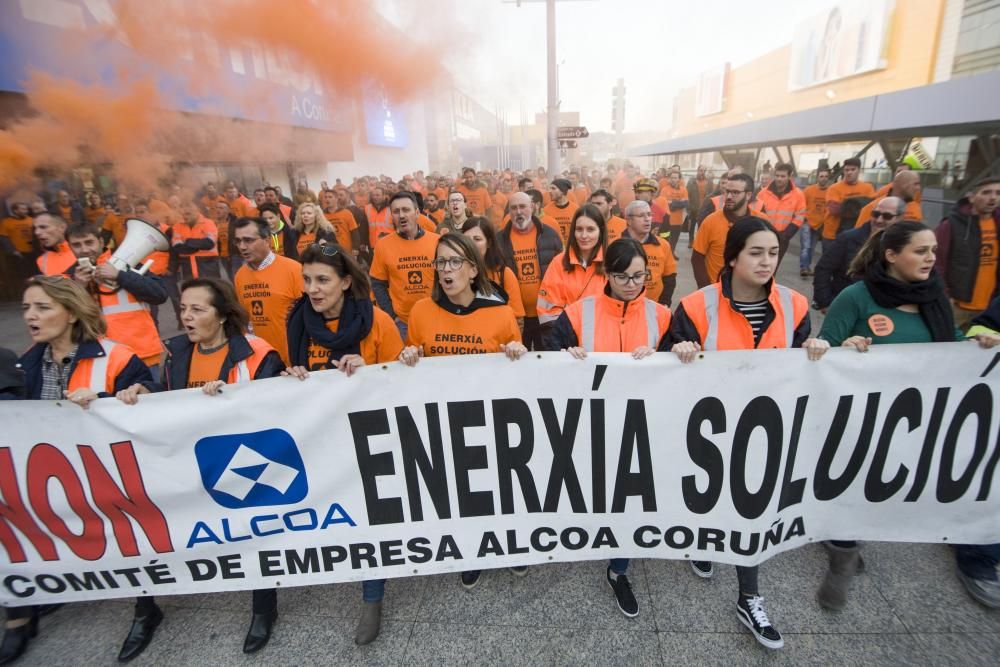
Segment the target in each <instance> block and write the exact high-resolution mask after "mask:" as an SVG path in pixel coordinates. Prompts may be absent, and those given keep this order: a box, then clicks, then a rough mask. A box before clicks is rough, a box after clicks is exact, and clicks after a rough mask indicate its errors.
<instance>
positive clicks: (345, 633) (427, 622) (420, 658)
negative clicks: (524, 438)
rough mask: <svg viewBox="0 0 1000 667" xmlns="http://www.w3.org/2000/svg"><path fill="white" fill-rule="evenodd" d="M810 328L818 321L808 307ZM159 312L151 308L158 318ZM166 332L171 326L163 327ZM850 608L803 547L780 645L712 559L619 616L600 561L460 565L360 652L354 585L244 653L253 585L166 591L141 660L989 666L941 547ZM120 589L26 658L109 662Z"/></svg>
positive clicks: (991, 629) (2, 312)
mask: <svg viewBox="0 0 1000 667" xmlns="http://www.w3.org/2000/svg"><path fill="white" fill-rule="evenodd" d="M796 254H797V244H793V247H792V249H791V251H790V253H789V257H788V258H787V260H786V262H785V263H784V265H783V268H782V271H781V274H780V279H781V280H780V282H782V283H783V284H786V285H788V286H790V287H793V288H796V289H799V290H801V291H803V293H805V294H807V295H811V289H809V287H808V286H807V285H805V284H804V281H803V280H802V279H800V278H799V276H798V270H797V268H798V267H797V263H796V262H795V261H794V260H795V256H796ZM689 257H690V253H689V251H687V249H686V248H684V249H682V251H681V261H680V263H679V264H680V267H681V280H680V285H679V286H678V294H680V295H683V294H686V293H688V292H689V291H691V290H692V289H693V287H694V285H693V281H692V280H691V278H690V269H689V267H690V264H689V263H688V259H689ZM813 315H814V317H813V324H814V327H816V328H817V329H818V326H819V321H818V317H817V316H816V315H817V314H816V313H815V312H814V313H813ZM169 319H171V318H170V317H169V316H168V317H164V318H161V320H162V323H163V324H164V325H167V324H168V320H169ZM164 331H165V333H166V334H170V333H172V332H173V331H172V329H171V328H169V327H167V328H165V330H164ZM0 343H2V344H4V345H6V346H8V347H12V348H14V349H23V348H24V347H25V345H26V343H27V338H26V336H25V335H24V332H23V325H22V324H21V322H20V319H19V313H18V309H17V307H16V306H15V305H4V306H2V307H0ZM865 558H866V562H867V572H866V573H864V574H861V575H859V576H858V577H857V580H856V582H855V588H854V590H853V591H852V595H851V599H850V602H849V604H848V606H847V608H846V609H845V610H844V611H843V612H841V613H837V614H834V613H829V612H825V611H823V610H822V609H821V608H820V607H819V606H818V605H817V603H816V601H815V597H814V595H815V589H816V586H817V585H818V583H819V581H820V578H821V577H822V575H823V572H824V571H825V555H824V553H823V551H822V549H821V547H819V546H815V545H810V546H808V547H804V548H802V549H799V550H797V551H794V552H791V553H786V554H782V555H780V556H777V557H775V558H773V559H771V560H769V561H767V562H766V563H765V564H764V565H763V566H762V568H761V575H760V576H761V581H760V583H761V593H762V595H763V596H764V597H765V599H766V601H767V608H768V610H769V611H770V614H771V618H772V621H773V622H774V623H775V625H776V627H778V628H779V629H780V630H781V632H782V633H783V634H784V636H785V648H784V649H782V650H779V651H768V650H767V649H764V648H762V647H760V646H759V645H758V644H757V643H756V642H755V641H753V639H752V637H751V636H750V634H749V633H748V632H747V631H745V630H744V629H743V626H742V625H740V623H739V622H738V621H737V620H736V617H735V609H734V607H735V598H736V575H735V571H734V569H733V568H732V567H728V566H721V567H718V568H717V569H716V576H715V578H714V579H712V580H702V579H698V578H696V577H695V576H694V575H693V574H692V573H691V571H690V569H689V567H688V565H687V564H686V563H681V562H675V561H654V560H640V561H633V565H632V568H631V572H630V576H631V579H632V581H633V585H634V588H635V592H636V597H637V598H638V600H639V605H640V613H639V616H638V617H637V618H635V619H627V618H625V617H624V616H622V615H621V614H620V613H619V612H618V610H617V608H616V607H615V604H614V598H613V596H612V595H611V592H610V590H609V589H608V587H607V585H606V584H605V582H604V568H605V564H604V563H603V562H583V563H572V564H558V565H549V566H543V567H535V568H532V569H531V570H530V571H529V573H528V576H527V577H525V578H523V579H518V578H515V577H514V576H512V575H511V574H510V573H509V572H507V571H506V570H499V571H494V572H489V573H486V574H484V576H483V579H482V581H481V583H480V585H479V586H478V587H477V588H476V589H475V590H474V591H471V592H467V591H465V590H464V589H462V588H461V586H460V584H459V581H458V576H457V575H441V576H431V577H422V578H414V579H400V580H393V581H391V582H390V583H389V586H388V590H387V596H386V602H385V615H386V620H385V621H384V623H383V630H382V635H381V637H379V639H378V640H377V641H376V642H375V643H374V644H372V645H370V646H367V647H362V648H358V647H356V646H354V644H353V641H352V637H353V632H354V626H355V623H356V619H357V615H358V613H359V609H360V598H361V592H360V586H359V585H357V584H343V585H331V586H321V587H313V588H297V589H290V590H287V591H283V592H282V594H281V596H280V600H279V610H280V614H281V616H280V619H279V621H278V625H277V626H276V628H275V634H274V636H273V638H272V640H271V643H270V645H269V646H268V647H267V648H266V649H264V650H263V651H262V652H261V653H260V654H258V655H257V656H254V657H250V658H247V657H244V656H243V655H242V653H241V647H242V642H243V636H244V634H245V632H246V624H247V623H248V621H249V615H250V612H249V603H250V599H249V597H250V596H249V593H226V594H217V595H189V596H176V597H169V598H163V599H162V600H161V604H162V606H163V608H164V611H165V612H166V619H165V620H164V622H163V624H162V625H161V626H160V629H159V630H158V631H157V636H156V638H155V640H154V641H153V643H152V644H151V645H150V647H149V648H148V649H147V651H146V652H145V653H144V654H143V656H142V657H141V658H140V659H139V660H137V661H136V664H137V665H147V664H148V665H165V664H180V665H186V664H190V665H213V666H215V665H229V664H234V665H242V664H267V665H319V664H323V665H326V664H337V665H341V664H351V665H353V664H387V665H400V664H406V665H442V664H474V665H480V664H529V665H535V664H543V665H550V664H552V665H554V664H559V665H570V664H572V665H577V664H597V665H604V664H631V665H645V664H670V665H675V664H681V665H688V664H690V665H716V664H718V665H726V666H727V667H731V666H733V665H757V664H760V665H772V664H774V665H801V664H822V665H833V664H851V665H918V664H919V665H924V664H926V665H963V666H964V665H991V666H992V665H996V664H998V663H1000V611H991V610H987V609H985V608H983V607H981V606H979V605H978V604H976V603H974V602H972V601H971V600H970V599H969V597H968V596H967V595H966V594H965V591H964V589H962V587H961V585H960V584H959V583H958V580H957V579H956V578H955V574H954V559H953V557H952V553H951V550H950V548H949V547H946V546H943V545H917V544H888V543H873V544H867V545H866V546H865ZM131 613H132V609H131V602H130V601H103V602H95V603H90V604H74V605H68V606H66V607H63V608H62V609H60V610H58V611H57V612H55V613H54V614H52V615H51V616H49V617H46V618H45V619H43V621H42V631H41V633H40V635H39V637H38V638H37V639H36V640H34V641H33V642H32V644H31V647H30V649H29V652H28V654H27V655H26V656H25V658H24V659H23V660H22V664H26V665H45V666H46V667H56V666H57V665H73V666H75V665H93V664H112V663H113V662H114V660H115V656H116V655H117V653H118V649H119V647H120V643H121V640H122V639H123V638H124V635H125V632H126V631H127V630H128V626H129V623H130V620H131Z"/></svg>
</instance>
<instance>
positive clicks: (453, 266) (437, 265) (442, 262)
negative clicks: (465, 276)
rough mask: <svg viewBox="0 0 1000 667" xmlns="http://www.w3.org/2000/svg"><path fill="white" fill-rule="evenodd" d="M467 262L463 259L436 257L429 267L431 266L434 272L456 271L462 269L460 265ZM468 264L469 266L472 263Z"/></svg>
mask: <svg viewBox="0 0 1000 667" xmlns="http://www.w3.org/2000/svg"><path fill="white" fill-rule="evenodd" d="M468 261H469V260H467V259H466V258H464V257H438V258H437V259H435V260H434V261H433V262H431V266H433V267H434V269H435V270H436V271H444V270H445V269H448V270H450V271H458V270H459V269H460V268H462V265H463V264H465V263H466V262H468ZM469 263H470V264H471V263H472V262H469Z"/></svg>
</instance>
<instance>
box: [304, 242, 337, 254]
mask: <svg viewBox="0 0 1000 667" xmlns="http://www.w3.org/2000/svg"><path fill="white" fill-rule="evenodd" d="M309 249H310V250H319V251H320V252H321V253H323V254H324V255H326V256H327V257H334V256H336V254H337V253H338V252H340V249H339V248H337V246H335V245H329V244H327V243H310V244H309Z"/></svg>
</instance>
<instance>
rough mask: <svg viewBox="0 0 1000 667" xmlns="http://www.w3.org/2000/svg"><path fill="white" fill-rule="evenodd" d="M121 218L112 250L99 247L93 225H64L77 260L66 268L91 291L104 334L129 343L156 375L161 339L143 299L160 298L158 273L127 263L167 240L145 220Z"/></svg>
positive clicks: (147, 301)
mask: <svg viewBox="0 0 1000 667" xmlns="http://www.w3.org/2000/svg"><path fill="white" fill-rule="evenodd" d="M126 224H127V225H128V232H127V233H126V234H125V239H124V240H123V241H122V244H121V245H120V246H118V250H116V251H115V254H114V255H112V254H111V253H110V252H109V251H107V250H106V249H105V248H104V240H103V239H102V237H101V230H100V229H99V228H98V227H97V226H96V225H92V224H90V223H89V222H76V223H73V224H72V225H70V227H69V229H68V230H67V231H66V238H67V240H68V242H69V247H70V249H71V250H72V251H73V254H74V255H76V259H77V263H76V264H75V265H74V266H72V267H70V269H69V271H68V272H67V273H68V274H69V275H70V277H72V278H73V280H75V281H76V282H77V283H79V284H80V285H82V286H83V287H85V288H86V289H87V291H89V292H90V293H91V294H92V295H94V299H95V300H96V301H97V302H98V305H100V307H101V312H102V313H103V315H104V319H105V320H106V321H107V323H108V332H107V337H108V338H110V339H111V340H113V341H115V342H118V343H124V344H125V345H128V346H129V347H130V348H132V349H133V350H134V351H135V353H136V354H137V355H138V356H139V358H140V359H142V361H143V362H144V363H145V364H146V365H147V366H149V367H150V370H151V372H152V373H153V376H154V377H156V375H157V373H156V371H157V370H158V365H159V363H160V355H161V353H162V352H163V345H162V344H161V343H160V335H159V333H158V332H157V329H156V323H155V322H154V321H153V318H152V316H151V315H150V314H149V305H150V304H153V305H159V304H161V303H164V302H165V301H166V300H167V290H166V288H165V287H164V286H163V283H162V282H160V279H159V278H157V277H156V276H153V275H148V274H147V273H146V272H145V271H142V270H141V269H140V270H134V269H133V268H132V267H131V264H132V263H133V262H137V263H141V262H142V260H144V259H145V258H146V256H148V255H149V254H150V253H151V252H152V251H153V250H159V249H161V248H160V246H162V247H163V248H166V247H168V245H167V240H166V239H165V238H163V235H162V234H160V232H159V231H158V230H157V229H155V228H154V227H152V226H151V225H149V224H148V223H145V222H143V221H142V220H138V219H132V220H129V221H127V223H126ZM161 240H162V243H161V242H160V241H161ZM122 267H124V268H122Z"/></svg>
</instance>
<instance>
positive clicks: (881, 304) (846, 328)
mask: <svg viewBox="0 0 1000 667" xmlns="http://www.w3.org/2000/svg"><path fill="white" fill-rule="evenodd" d="M936 253H937V239H936V238H935V236H934V232H933V231H932V230H931V229H930V228H929V227H927V226H926V225H924V224H923V223H920V222H910V221H906V220H904V221H902V222H897V223H895V224H892V225H889V226H888V227H886V228H885V229H883V230H881V231H878V232H876V233H875V234H873V235H872V236H871V237H870V238H869V239H868V241H867V242H866V243H865V245H864V246H862V247H861V250H859V251H858V254H857V256H855V258H854V261H853V262H852V263H851V267H850V269H849V270H848V272H849V274H851V275H859V276H862V277H863V278H862V280H861V281H860V282H857V283H855V284H853V285H851V286H850V287H848V288H847V289H845V290H844V291H843V292H841V293H840V294H838V295H837V298H836V299H834V300H833V303H832V304H830V309H829V311H828V312H827V315H826V319H825V320H824V321H823V327H822V329H821V330H820V332H819V337H820V338H821V339H823V340H825V341H827V342H829V343H830V345H840V346H843V347H852V348H854V349H855V350H857V351H858V352H867V351H868V349H869V347H871V346H872V345H884V344H890V343H931V342H944V343H946V342H955V341H957V340H964V339H965V336H964V335H963V334H962V332H961V331H959V330H958V329H956V328H955V320H954V318H953V316H952V309H951V303H950V301H949V300H948V295H947V294H946V292H945V288H944V281H942V280H941V277H940V276H939V275H938V274H937V272H935V271H934V260H935V255H936ZM970 333H972V332H970ZM972 338H974V339H975V340H977V341H978V342H979V344H980V346H982V347H984V348H989V347H993V346H995V345H997V344H998V343H1000V336H998V335H997V334H995V333H992V332H989V331H985V330H984V331H979V332H975V333H973V335H972ZM824 546H825V547H826V549H827V552H828V554H829V558H830V561H829V569H828V570H827V572H826V575H825V576H824V578H823V583H822V584H821V585H820V587H819V590H818V591H817V592H816V598H817V600H818V601H819V603H820V605H821V606H822V607H824V608H826V609H830V610H834V611H836V610H840V609H843V608H844V605H845V604H847V594H848V592H849V591H850V586H851V580H852V579H853V578H854V575H855V574H856V573H857V571H858V567H859V565H860V563H861V556H860V551H859V547H858V543H857V542H855V541H853V540H852V541H847V540H832V541H830V542H825V543H824ZM962 548H963V547H958V549H962ZM968 548H972V549H974V548H975V547H968ZM959 560H960V562H961V558H960V559H959ZM959 578H960V579H961V580H962V583H963V584H965V585H966V588H968V589H969V591H970V593H972V594H973V597H977V595H976V593H977V592H980V591H981V589H983V586H981V585H979V583H978V582H977V581H975V577H972V576H971V575H966V574H965V573H964V572H963V571H962V570H961V569H959ZM994 579H995V576H994ZM970 580H971V581H970ZM994 584H995V582H994ZM994 588H996V586H994ZM993 595H994V596H996V597H995V599H996V600H997V602H998V603H1000V591H997V592H994V593H993ZM977 599H978V598H977Z"/></svg>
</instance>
